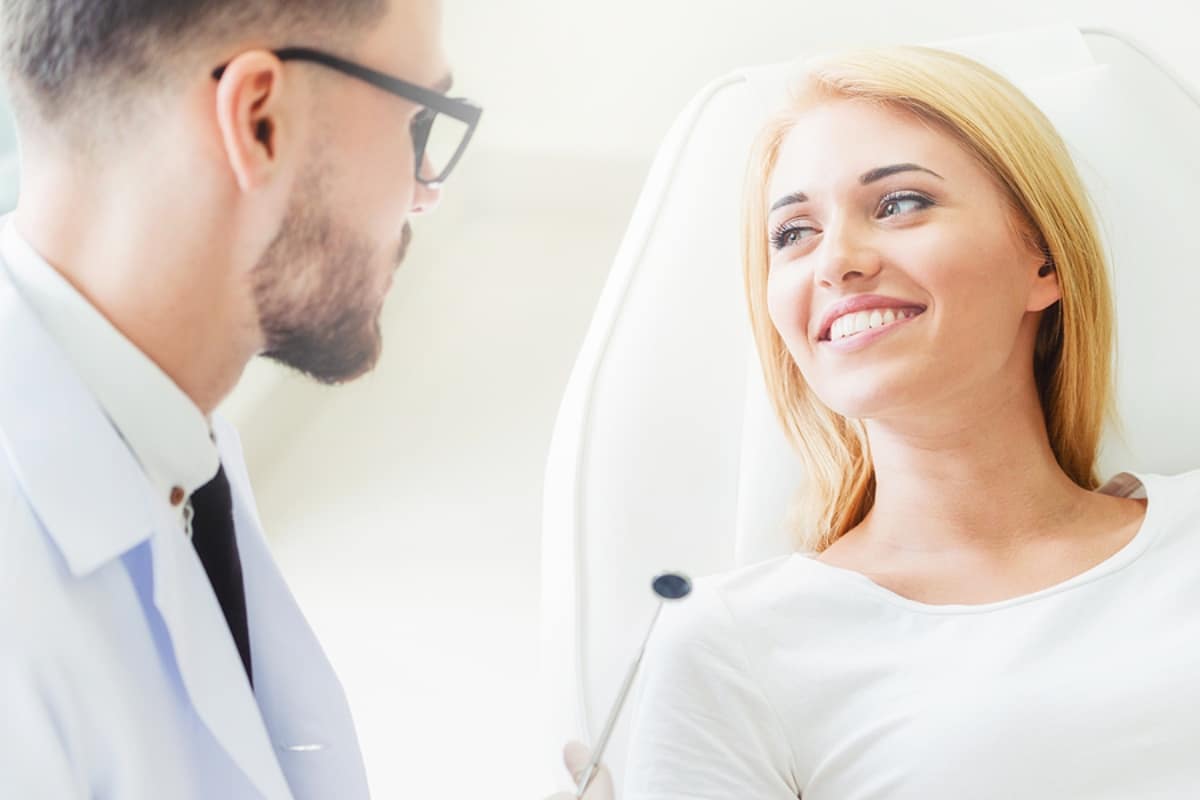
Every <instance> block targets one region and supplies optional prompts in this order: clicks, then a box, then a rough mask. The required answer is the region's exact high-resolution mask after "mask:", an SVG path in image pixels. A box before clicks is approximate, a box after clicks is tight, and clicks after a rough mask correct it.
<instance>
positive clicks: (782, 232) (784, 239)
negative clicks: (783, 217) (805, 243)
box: [771, 219, 817, 250]
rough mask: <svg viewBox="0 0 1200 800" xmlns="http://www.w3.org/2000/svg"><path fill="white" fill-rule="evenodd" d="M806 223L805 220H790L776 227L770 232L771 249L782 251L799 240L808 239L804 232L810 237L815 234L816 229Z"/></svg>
mask: <svg viewBox="0 0 1200 800" xmlns="http://www.w3.org/2000/svg"><path fill="white" fill-rule="evenodd" d="M806 222H807V220H802V219H791V220H787V221H786V222H782V223H780V224H779V225H777V226H776V227H775V230H773V231H771V249H772V250H782V249H783V248H785V247H791V246H792V245H794V244H796V243H798V242H799V241H800V240H801V239H807V238H809V237H808V236H806V235H805V233H806V232H808V233H809V234H810V235H811V234H815V233H816V232H817V229H816V228H814V227H813V226H812V225H808V224H806Z"/></svg>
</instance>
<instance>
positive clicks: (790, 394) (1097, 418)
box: [742, 47, 1114, 551]
mask: <svg viewBox="0 0 1200 800" xmlns="http://www.w3.org/2000/svg"><path fill="white" fill-rule="evenodd" d="M837 99H855V100H859V101H865V102H869V103H874V104H877V105H879V106H881V107H883V108H887V109H895V110H900V111H904V112H908V113H911V114H914V115H916V116H917V117H918V118H920V119H922V120H924V121H927V122H929V123H932V124H934V125H936V126H937V127H938V128H939V129H941V130H943V131H945V132H946V133H947V134H949V135H950V136H951V137H952V138H953V139H955V140H957V141H958V142H959V144H960V145H961V146H962V147H964V148H965V149H966V150H967V152H969V153H970V154H972V155H973V156H974V157H975V158H976V159H978V161H979V163H981V164H982V166H983V167H984V168H985V169H986V170H987V171H988V172H989V173H990V174H991V176H992V177H993V179H994V180H995V181H996V182H997V184H998V185H999V186H1000V187H1001V189H1002V191H1004V193H1005V194H1006V195H1007V199H1008V201H1009V203H1010V204H1011V207H1012V209H1013V212H1014V217H1015V221H1016V222H1017V223H1018V224H1019V225H1021V226H1022V228H1023V229H1024V231H1025V232H1027V234H1028V235H1029V236H1032V237H1034V244H1035V245H1036V246H1037V247H1039V248H1041V249H1042V250H1043V252H1045V253H1046V255H1047V257H1048V258H1049V259H1050V260H1051V261H1052V262H1053V264H1054V266H1055V268H1056V270H1057V273H1058V282H1059V286H1060V291H1061V294H1062V300H1061V301H1060V302H1058V303H1056V304H1055V305H1053V306H1051V307H1050V308H1048V309H1047V310H1046V311H1045V312H1043V317H1042V321H1041V325H1040V327H1039V329H1038V334H1037V342H1036V346H1035V350H1034V365H1033V369H1034V374H1035V378H1036V382H1037V388H1038V393H1039V395H1040V399H1041V405H1042V412H1043V415H1044V417H1045V420H1046V430H1047V432H1048V434H1049V438H1050V445H1051V447H1052V448H1053V450H1054V455H1055V457H1056V458H1057V460H1058V463H1059V464H1060V465H1061V467H1062V469H1063V470H1064V472H1066V474H1067V475H1068V476H1070V477H1071V479H1072V480H1073V481H1075V483H1077V484H1078V485H1079V486H1082V487H1084V488H1086V489H1093V488H1095V487H1096V486H1097V485H1098V483H1099V481H1098V480H1097V476H1096V471H1095V465H1096V455H1097V450H1098V448H1099V442H1100V436H1101V433H1102V431H1103V426H1104V423H1105V421H1106V419H1107V418H1108V414H1109V408H1110V402H1111V396H1112V390H1111V380H1112V378H1111V375H1112V347H1113V324H1114V322H1113V309H1112V299H1111V294H1110V290H1109V284H1108V270H1107V264H1106V261H1105V257H1104V252H1103V247H1102V245H1101V241H1100V236H1099V233H1098V231H1097V227H1096V223H1095V220H1094V219H1093V216H1092V212H1091V206H1090V204H1089V201H1088V197H1087V194H1086V191H1085V190H1084V188H1083V183H1082V181H1081V180H1080V178H1079V175H1078V173H1077V172H1076V170H1075V167H1074V165H1073V164H1072V162H1071V157H1070V155H1069V154H1068V152H1067V148H1066V145H1065V144H1064V143H1063V141H1062V139H1061V138H1060V137H1059V136H1058V134H1057V132H1056V131H1055V130H1054V127H1053V125H1051V123H1050V121H1049V120H1048V119H1046V117H1045V116H1044V115H1043V114H1042V113H1041V112H1040V111H1039V110H1038V109H1037V108H1036V107H1035V106H1034V105H1033V103H1031V102H1030V101H1029V100H1028V99H1027V98H1026V97H1025V96H1024V95H1023V94H1021V92H1020V91H1019V90H1018V89H1017V88H1016V87H1014V86H1013V85H1012V84H1011V83H1009V82H1008V81H1007V80H1005V79H1004V78H1002V77H1001V76H1000V75H998V74H996V73H995V72H993V71H991V70H990V69H987V68H986V67H984V66H982V65H980V64H978V63H976V62H974V61H972V60H970V59H968V58H964V57H962V56H958V55H955V54H952V53H948V52H944V51H941V50H934V49H930V48H924V47H889V48H879V49H873V50H867V51H862V52H859V53H854V54H850V55H844V56H839V57H835V58H832V59H825V60H822V61H820V62H817V63H815V64H813V65H811V67H810V69H809V70H808V71H807V72H806V75H805V80H804V81H803V83H802V84H800V86H799V91H798V92H797V94H796V96H795V98H794V102H793V103H792V104H791V105H790V106H789V108H788V109H787V110H786V111H785V112H783V113H782V114H780V115H778V116H777V117H775V118H773V119H772V120H771V121H770V122H769V123H768V124H767V125H766V126H765V127H764V128H763V130H762V131H761V133H760V134H759V136H758V139H757V140H756V142H755V145H754V149H753V151H752V155H751V159H750V164H749V169H748V171H747V176H746V195H745V204H744V214H743V220H742V233H743V261H744V268H745V282H746V294H747V299H748V302H749V305H750V319H751V324H752V325H753V328H754V337H755V342H756V344H757V346H758V353H759V357H760V359H761V361H762V365H763V372H764V376H765V378H766V385H767V391H768V393H769V394H770V396H771V401H772V403H773V405H774V407H775V411H776V412H777V414H778V415H779V418H780V420H781V421H782V422H783V426H784V429H785V431H786V433H787V435H788V438H789V439H790V440H791V442H792V444H793V445H794V446H795V447H796V449H797V450H798V451H799V453H800V456H801V458H802V460H803V463H804V467H805V473H806V479H805V482H804V485H803V486H802V487H801V492H800V496H799V498H798V500H799V502H798V505H797V506H796V509H795V525H796V528H797V533H798V538H799V542H798V544H799V545H800V546H801V547H802V548H805V549H812V550H817V551H820V550H824V549H825V548H826V547H828V546H829V545H831V544H833V542H834V541H836V540H837V539H838V538H839V537H841V536H842V535H843V534H845V533H846V532H847V531H848V530H850V529H851V528H853V527H854V526H856V525H857V524H859V523H860V522H861V521H862V520H863V518H864V517H865V516H866V514H867V512H868V511H869V510H870V508H871V505H872V504H873V502H874V497H875V470H874V467H873V465H872V463H871V454H870V450H869V447H868V442H867V436H866V430H865V428H864V426H863V424H862V422H861V421H859V420H856V419H850V418H847V417H843V416H842V415H840V414H837V413H836V412H834V411H832V410H831V409H829V408H828V407H827V406H826V405H825V404H824V403H822V402H821V401H820V400H819V399H818V398H817V397H816V395H815V394H814V393H813V392H812V390H811V389H809V387H808V385H807V384H806V383H805V381H804V378H803V376H802V375H801V374H800V370H799V368H798V367H797V366H796V362H795V361H794V360H793V359H792V357H791V355H790V353H789V352H788V349H787V347H786V345H785V344H784V342H783V339H782V338H781V337H780V335H779V333H778V331H776V330H775V327H774V325H773V324H772V322H771V319H770V316H769V315H768V313H767V272H768V268H769V261H770V248H769V243H768V236H767V214H768V210H767V202H768V199H767V196H766V192H767V185H768V182H769V179H770V177H771V174H772V172H773V171H774V168H775V162H776V160H777V158H778V154H779V150H780V146H781V145H782V143H783V140H784V138H785V137H786V135H787V133H788V132H789V130H790V129H791V128H792V126H793V125H794V124H795V123H796V122H797V120H798V118H799V116H800V114H801V112H803V111H804V110H805V109H807V108H810V107H811V106H812V105H814V104H816V103H819V102H822V101H824V100H837Z"/></svg>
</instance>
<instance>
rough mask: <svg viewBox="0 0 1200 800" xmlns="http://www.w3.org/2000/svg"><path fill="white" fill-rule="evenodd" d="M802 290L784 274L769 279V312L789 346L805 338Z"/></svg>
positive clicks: (776, 328)
mask: <svg viewBox="0 0 1200 800" xmlns="http://www.w3.org/2000/svg"><path fill="white" fill-rule="evenodd" d="M802 303H803V299H802V298H801V297H800V292H798V291H797V290H796V287H795V286H794V285H791V283H790V282H789V281H787V280H786V278H785V277H784V276H779V275H773V276H771V277H769V278H768V280H767V313H768V314H769V315H770V317H771V322H772V323H773V324H774V325H775V330H777V331H779V335H780V336H781V337H783V340H784V342H786V343H787V345H788V346H789V347H793V346H794V345H795V344H796V342H797V341H798V340H801V339H803V338H804V321H803V319H802V317H803V314H802V313H801V312H802V310H803V308H804V306H803V305H802Z"/></svg>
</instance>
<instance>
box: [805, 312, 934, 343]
mask: <svg viewBox="0 0 1200 800" xmlns="http://www.w3.org/2000/svg"><path fill="white" fill-rule="evenodd" d="M921 311H922V309H920V308H914V307H905V308H873V309H871V310H870V311H851V312H850V313H848V314H843V315H842V316H840V317H838V318H837V319H835V320H834V321H833V324H832V325H831V326H830V327H829V331H828V332H827V333H826V335H825V336H824V337H822V338H823V339H824V340H825V341H832V342H836V341H840V340H842V339H848V338H850V337H851V336H858V335H860V334H862V333H864V332H866V331H869V330H874V329H876V328H883V327H885V326H888V325H894V324H895V323H897V322H903V321H905V320H907V319H912V318H913V317H915V316H918V315H919V314H920V313H921Z"/></svg>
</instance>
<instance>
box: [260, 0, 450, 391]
mask: <svg viewBox="0 0 1200 800" xmlns="http://www.w3.org/2000/svg"><path fill="white" fill-rule="evenodd" d="M348 55H350V56H352V57H353V58H354V59H357V60H358V61H360V62H361V63H363V64H365V65H368V66H370V67H372V68H375V69H378V70H381V71H383V72H387V73H389V74H392V75H396V76H399V77H402V78H404V79H405V80H408V81H410V82H413V83H417V84H419V85H421V86H425V87H427V88H431V89H435V90H437V91H445V89H446V88H447V87H448V79H449V68H448V66H447V63H446V58H445V55H444V53H443V52H442V47H441V9H440V5H439V3H438V2H436V1H435V0H392V2H391V4H390V11H389V13H388V14H387V15H386V16H385V17H384V18H383V19H382V20H381V21H380V22H379V23H378V24H376V25H375V26H374V27H373V29H372V32H371V33H370V34H369V35H368V36H367V37H366V39H365V41H363V42H361V43H359V45H358V48H357V51H356V52H354V53H350V54H348ZM306 68H307V69H309V70H315V71H313V72H312V73H311V74H310V77H311V79H312V80H319V81H320V83H319V84H317V85H318V91H319V99H320V102H319V103H318V104H316V105H315V108H316V109H317V111H316V112H315V113H319V114H320V119H319V124H318V129H319V134H318V135H317V137H316V138H315V139H314V141H313V143H312V145H311V147H310V150H309V152H308V153H307V156H306V164H305V167H304V170H303V172H302V174H301V176H300V178H299V179H298V180H297V182H296V186H295V188H294V190H293V194H292V199H291V203H290V207H289V209H288V213H287V216H286V218H285V219H284V221H283V224H282V226H281V228H280V230H279V233H278V236H277V238H276V239H275V241H274V242H273V243H272V244H271V246H270V247H269V248H268V250H267V252H266V253H265V254H264V255H263V257H262V259H261V261H260V263H259V264H258V265H257V267H256V269H255V271H254V290H255V300H256V303H257V305H258V311H259V318H260V321H261V326H262V329H263V334H264V337H265V339H266V347H265V355H267V356H268V357H270V358H273V359H275V360H277V361H279V362H281V363H284V364H287V365H288V366H291V367H293V368H295V369H298V370H300V371H302V372H305V373H307V374H308V375H310V376H312V377H314V378H316V379H317V380H320V381H322V382H325V383H340V382H343V381H347V380H350V379H353V378H355V377H357V376H359V375H361V374H362V373H364V372H366V371H368V370H369V369H371V368H372V367H373V366H374V365H375V363H376V362H377V360H378V358H379V355H380V352H381V350H382V347H383V342H382V336H381V333H380V323H379V318H380V314H381V311H382V308H383V302H384V299H385V297H386V295H387V291H388V289H389V288H390V287H391V284H392V275H393V273H394V272H395V271H396V270H397V269H398V268H399V266H400V263H401V262H402V261H403V260H404V256H405V253H406V251H407V249H408V244H409V240H410V238H411V228H410V225H409V221H408V220H409V217H411V216H413V215H419V214H423V213H428V212H430V211H432V210H433V209H434V208H435V207H436V206H437V204H438V200H439V198H440V193H439V190H438V189H436V188H432V187H430V186H428V185H425V184H422V183H420V182H418V181H417V180H416V176H415V175H416V169H415V154H414V147H413V139H412V131H411V126H412V123H413V119H414V118H415V117H416V115H417V113H418V112H420V111H421V110H422V107H421V106H420V105H417V104H416V103H413V102H410V101H407V100H404V99H401V98H397V97H395V96H393V95H390V94H387V93H385V92H383V91H380V90H379V89H378V88H376V87H374V86H371V85H369V84H367V83H365V82H362V81H355V80H352V79H351V78H349V77H348V76H345V75H342V74H339V73H336V72H329V71H320V68H313V67H311V66H308V67H306ZM293 69H296V68H295V67H293Z"/></svg>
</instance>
